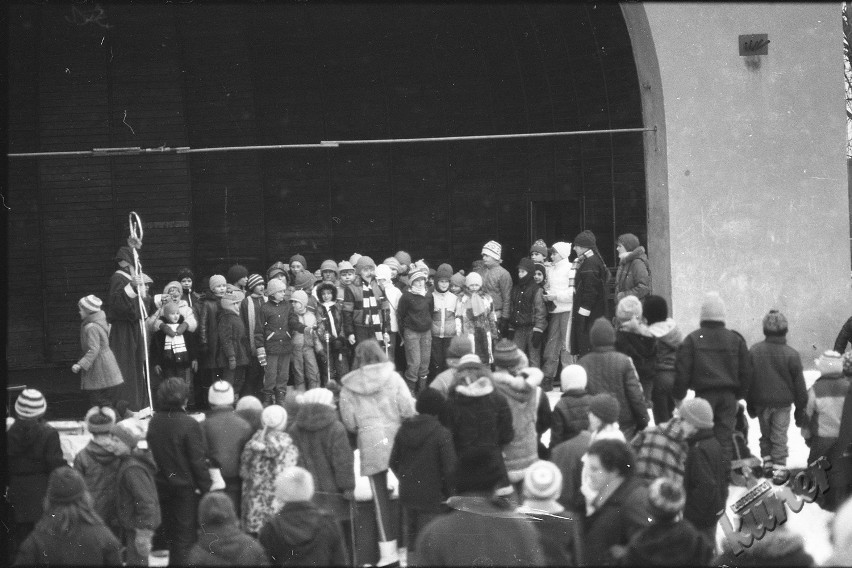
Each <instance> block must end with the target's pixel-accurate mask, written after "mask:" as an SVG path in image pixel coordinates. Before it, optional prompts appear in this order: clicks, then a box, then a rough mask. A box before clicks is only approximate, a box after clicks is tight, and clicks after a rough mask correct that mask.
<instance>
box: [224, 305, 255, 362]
mask: <svg viewBox="0 0 852 568" xmlns="http://www.w3.org/2000/svg"><path fill="white" fill-rule="evenodd" d="M218 327H219V352H218V353H217V355H216V366H217V367H222V368H224V367H227V366H228V361H229V360H230V359H231V358H233V359H235V360H236V362H237V366H238V367H240V366H243V365H248V364H249V363H250V362H251V360H250V359H249V355H250V353H251V347H250V346H249V341H248V335H246V326H245V324H243V320H242V318H240V316H239V314H236V313H234V312H232V311H230V310H219V325H218Z"/></svg>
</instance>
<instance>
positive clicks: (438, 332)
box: [432, 290, 459, 337]
mask: <svg viewBox="0 0 852 568" xmlns="http://www.w3.org/2000/svg"><path fill="white" fill-rule="evenodd" d="M458 301H459V297H458V296H456V295H455V294H453V293H452V292H450V291H449V290H447V291H446V292H438V291H437V290H435V291H434V292H432V336H433V337H453V336H454V335H455V334H456V304H457V303H458Z"/></svg>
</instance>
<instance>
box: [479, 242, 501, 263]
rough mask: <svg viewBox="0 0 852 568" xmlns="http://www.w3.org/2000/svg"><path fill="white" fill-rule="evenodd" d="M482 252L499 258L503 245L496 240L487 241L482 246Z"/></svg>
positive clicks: (496, 258)
mask: <svg viewBox="0 0 852 568" xmlns="http://www.w3.org/2000/svg"><path fill="white" fill-rule="evenodd" d="M482 254H487V255H488V256H490V257H491V258H493V259H495V260H500V259H501V258H502V254H503V247H502V246H500V243H498V242H497V241H488V242H487V243H485V244H484V245H483V246H482Z"/></svg>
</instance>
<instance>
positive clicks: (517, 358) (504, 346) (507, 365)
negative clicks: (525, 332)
mask: <svg viewBox="0 0 852 568" xmlns="http://www.w3.org/2000/svg"><path fill="white" fill-rule="evenodd" d="M523 355H524V354H523V351H521V350H520V349H518V346H517V345H515V342H514V341H511V340H509V339H501V340H500V341H498V342H497V345H495V346H494V366H495V367H501V368H503V369H512V368H514V367H517V366H518V365H519V364H521V362H522V361H523V359H524V357H523Z"/></svg>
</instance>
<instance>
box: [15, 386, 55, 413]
mask: <svg viewBox="0 0 852 568" xmlns="http://www.w3.org/2000/svg"><path fill="white" fill-rule="evenodd" d="M45 412H47V401H46V400H45V399H44V395H43V394H41V393H40V392H39V391H37V390H35V389H24V390H23V392H21V394H19V395H18V399H17V400H16V401H15V413H16V414H17V415H18V417H19V418H23V419H26V418H38V417H39V416H41V415H43V414H44V413H45Z"/></svg>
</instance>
